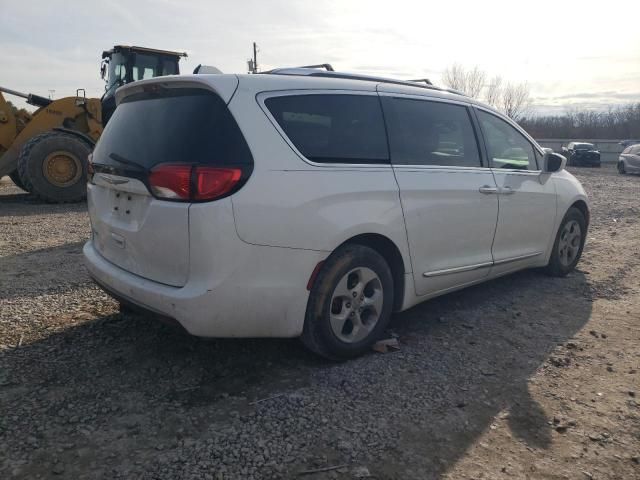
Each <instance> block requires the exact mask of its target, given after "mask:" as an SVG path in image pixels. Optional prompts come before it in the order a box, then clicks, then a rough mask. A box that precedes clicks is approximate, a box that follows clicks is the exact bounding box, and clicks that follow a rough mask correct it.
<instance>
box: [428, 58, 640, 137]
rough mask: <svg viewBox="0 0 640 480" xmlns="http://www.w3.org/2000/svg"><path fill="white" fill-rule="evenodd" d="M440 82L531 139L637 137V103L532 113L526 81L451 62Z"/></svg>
mask: <svg viewBox="0 0 640 480" xmlns="http://www.w3.org/2000/svg"><path fill="white" fill-rule="evenodd" d="M441 80H442V83H443V84H444V85H445V86H447V87H449V88H453V89H455V90H458V91H460V92H462V93H464V94H465V95H468V96H470V97H472V98H476V99H479V100H483V101H484V102H486V103H488V104H489V105H491V106H493V107H494V108H496V109H497V110H499V111H501V112H502V113H504V114H505V115H507V116H508V117H510V118H512V119H513V120H515V121H516V122H518V123H519V124H520V125H521V126H522V127H523V128H524V129H525V130H527V131H528V132H529V134H530V135H531V136H533V137H534V138H567V139H568V138H576V139H585V138H589V139H591V138H593V139H640V103H634V104H628V105H620V106H616V107H613V106H611V107H609V108H608V109H607V110H606V111H595V110H587V109H577V108H567V109H566V111H565V113H564V114H558V115H533V112H532V101H531V90H530V88H529V86H528V85H527V83H512V82H507V81H505V80H504V79H503V78H502V77H501V76H499V75H496V76H493V77H489V76H488V75H487V73H486V72H484V71H483V70H481V69H479V68H478V67H473V68H471V69H468V68H465V67H463V66H462V65H459V64H454V65H451V66H449V67H447V68H446V69H445V70H444V72H443V74H442V79H441Z"/></svg>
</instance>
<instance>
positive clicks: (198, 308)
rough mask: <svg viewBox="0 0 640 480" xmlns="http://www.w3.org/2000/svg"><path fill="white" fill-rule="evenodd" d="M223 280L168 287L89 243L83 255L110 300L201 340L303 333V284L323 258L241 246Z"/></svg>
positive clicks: (305, 293) (199, 280) (319, 254)
mask: <svg viewBox="0 0 640 480" xmlns="http://www.w3.org/2000/svg"><path fill="white" fill-rule="evenodd" d="M240 248H241V249H242V250H243V252H244V253H243V255H237V256H235V255H234V257H233V258H234V260H233V262H234V267H233V268H232V269H230V271H229V273H228V274H226V275H225V276H224V278H220V277H215V278H212V279H211V281H209V282H207V281H203V279H202V277H200V276H197V277H196V278H197V281H193V282H187V284H186V285H185V286H184V287H180V288H178V287H171V286H168V285H164V284H161V283H158V282H153V281H151V280H147V279H145V278H142V277H139V276H137V275H135V274H132V273H129V272H127V271H126V270H123V269H121V268H120V267H118V266H116V265H114V264H113V263H111V262H109V261H108V260H106V259H105V258H103V257H102V256H101V255H100V254H99V253H98V252H97V251H96V249H95V248H94V246H93V243H92V241H89V242H87V243H86V244H85V246H84V249H83V252H84V255H85V264H86V267H87V270H88V271H89V275H90V276H91V277H92V278H93V279H94V280H95V282H96V283H97V284H98V285H99V286H100V287H101V288H103V289H104V290H105V291H106V292H107V293H109V294H110V295H111V296H113V297H114V298H116V299H118V300H120V301H123V302H124V303H130V304H133V305H135V306H137V307H139V308H142V309H144V310H147V311H150V312H153V313H155V314H157V315H159V316H161V317H165V318H167V319H173V320H175V321H177V322H178V323H179V324H180V325H181V326H182V327H184V329H185V330H186V331H187V332H189V333H190V334H192V335H196V336H202V337H296V336H299V335H300V334H301V333H302V327H303V324H304V316H305V311H306V305H307V299H308V294H309V292H308V291H307V290H306V283H307V280H308V278H309V276H310V275H311V272H312V271H313V269H314V267H315V265H316V264H317V263H318V262H319V261H321V260H322V259H323V258H324V257H325V256H326V253H324V252H316V251H310V250H294V249H284V248H274V247H263V246H256V245H248V244H244V243H242V246H241V247H240Z"/></svg>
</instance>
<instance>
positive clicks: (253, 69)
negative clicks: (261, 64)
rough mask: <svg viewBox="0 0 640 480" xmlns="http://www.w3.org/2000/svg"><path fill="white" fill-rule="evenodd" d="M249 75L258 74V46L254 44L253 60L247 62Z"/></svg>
mask: <svg viewBox="0 0 640 480" xmlns="http://www.w3.org/2000/svg"><path fill="white" fill-rule="evenodd" d="M247 65H248V66H249V73H258V46H257V45H256V42H253V58H250V59H249V60H248V61H247Z"/></svg>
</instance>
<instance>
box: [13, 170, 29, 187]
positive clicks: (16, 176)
mask: <svg viewBox="0 0 640 480" xmlns="http://www.w3.org/2000/svg"><path fill="white" fill-rule="evenodd" d="M9 178H10V179H11V181H12V182H13V183H15V184H16V187H18V188H21V189H22V190H24V191H25V192H28V191H29V190H27V189H26V187H25V186H24V183H22V180H20V174H19V173H18V170H14V171H13V172H11V173H10V174H9Z"/></svg>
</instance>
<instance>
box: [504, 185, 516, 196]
mask: <svg viewBox="0 0 640 480" xmlns="http://www.w3.org/2000/svg"><path fill="white" fill-rule="evenodd" d="M500 193H501V194H502V195H513V194H514V193H516V191H515V190H514V189H513V188H511V187H502V188H501V189H500Z"/></svg>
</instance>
